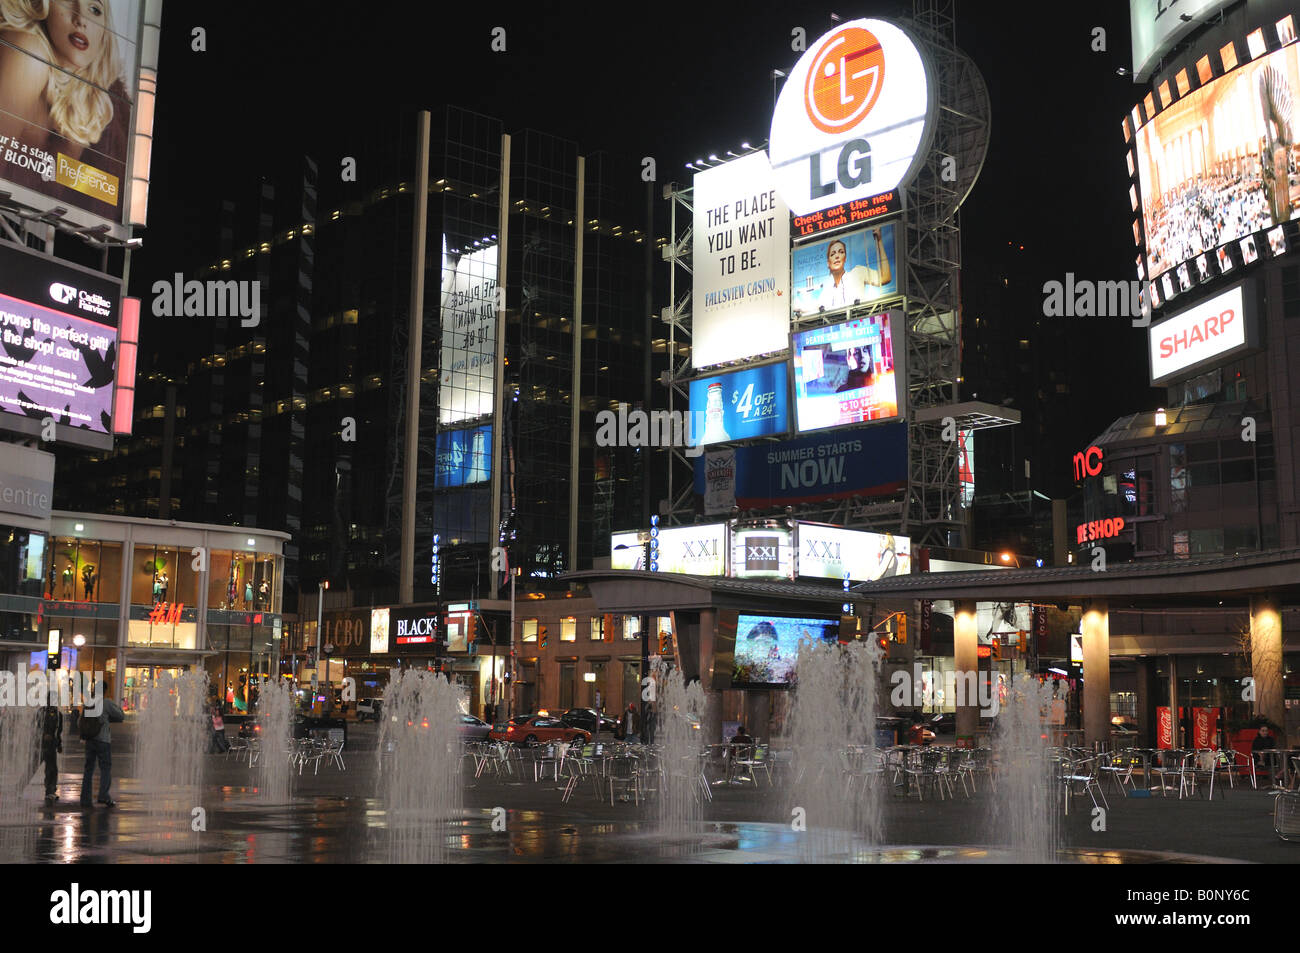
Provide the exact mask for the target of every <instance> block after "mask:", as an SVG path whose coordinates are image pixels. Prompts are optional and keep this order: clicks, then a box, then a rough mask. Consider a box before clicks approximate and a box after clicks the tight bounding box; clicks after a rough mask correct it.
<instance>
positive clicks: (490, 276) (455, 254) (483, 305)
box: [438, 235, 497, 425]
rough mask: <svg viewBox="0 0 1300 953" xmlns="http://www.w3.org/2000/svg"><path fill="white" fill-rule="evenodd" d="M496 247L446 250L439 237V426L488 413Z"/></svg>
mask: <svg viewBox="0 0 1300 953" xmlns="http://www.w3.org/2000/svg"><path fill="white" fill-rule="evenodd" d="M496 299H497V246H496V245H488V246H486V247H483V248H471V249H460V248H454V249H448V247H447V236H446V235H444V236H443V237H442V345H441V355H440V362H441V367H442V374H441V377H440V378H439V381H438V385H439V386H438V422H439V423H441V424H444V425H445V424H455V423H459V422H460V421H462V420H475V419H477V418H479V417H486V416H487V415H489V414H491V413H492V393H493V387H494V381H495V379H496V378H495V370H496V353H497V300H496Z"/></svg>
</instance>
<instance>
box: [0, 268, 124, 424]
mask: <svg viewBox="0 0 1300 953" xmlns="http://www.w3.org/2000/svg"><path fill="white" fill-rule="evenodd" d="M121 307H122V289H121V285H120V284H119V283H118V282H117V281H116V280H115V279H113V278H111V277H109V276H108V275H104V274H101V273H99V272H93V271H88V270H83V269H81V268H77V267H74V266H72V265H67V264H64V263H62V262H54V261H52V260H50V259H48V258H45V257H43V256H41V255H37V254H35V253H34V252H29V251H25V250H22V249H19V248H17V247H16V246H13V245H8V244H0V410H3V411H5V412H6V414H12V415H17V416H18V417H21V418H26V419H25V420H24V421H22V424H21V425H19V424H18V423H16V422H13V421H8V420H6V419H4V418H2V417H0V426H3V427H7V428H8V429H17V430H21V431H23V432H26V433H36V432H39V429H40V421H41V420H42V419H44V418H46V417H53V418H54V421H55V423H57V424H59V425H61V426H60V429H59V431H58V434H57V436H58V439H59V440H68V441H71V442H74V443H82V444H84V445H87V446H95V447H103V448H107V447H111V446H112V438H111V434H112V423H113V422H112V416H111V415H112V409H113V384H114V375H115V370H116V364H117V327H118V323H119V321H120V317H121ZM64 428H68V429H67V430H65V429H64ZM79 431H84V432H85V434H86V435H87V437H86V439H79V437H78V432H79ZM91 435H103V437H102V439H94V438H93V437H92V436H91Z"/></svg>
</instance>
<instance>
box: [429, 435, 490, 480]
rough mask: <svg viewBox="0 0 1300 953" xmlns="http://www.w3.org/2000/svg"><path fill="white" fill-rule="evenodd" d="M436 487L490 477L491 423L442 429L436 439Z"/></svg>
mask: <svg viewBox="0 0 1300 953" xmlns="http://www.w3.org/2000/svg"><path fill="white" fill-rule="evenodd" d="M436 446H437V463H438V465H437V469H436V471H435V473H434V478H433V485H434V486H435V487H437V488H438V489H442V488H443V487H449V486H467V485H469V484H471V483H484V482H486V481H487V480H489V479H491V477H492V425H491V424H486V425H484V426H482V427H472V428H470V429H468V430H444V431H442V432H441V433H439V434H438V439H437V443H436Z"/></svg>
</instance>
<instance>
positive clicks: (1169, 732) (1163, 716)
mask: <svg viewBox="0 0 1300 953" xmlns="http://www.w3.org/2000/svg"><path fill="white" fill-rule="evenodd" d="M1173 746H1174V720H1173V718H1172V717H1171V715H1170V712H1169V708H1168V706H1166V705H1161V706H1159V707H1158V708H1156V747H1157V748H1160V749H1162V750H1167V749H1169V748H1172V747H1173Z"/></svg>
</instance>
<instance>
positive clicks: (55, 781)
mask: <svg viewBox="0 0 1300 953" xmlns="http://www.w3.org/2000/svg"><path fill="white" fill-rule="evenodd" d="M62 751H63V713H62V712H60V711H59V709H58V708H56V707H55V706H53V705H46V706H45V710H44V711H43V712H42V713H41V760H42V761H43V762H45V801H46V803H47V804H53V803H54V802H55V801H57V800H58V799H59V796H58V787H59V754H60V753H61V752H62Z"/></svg>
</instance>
